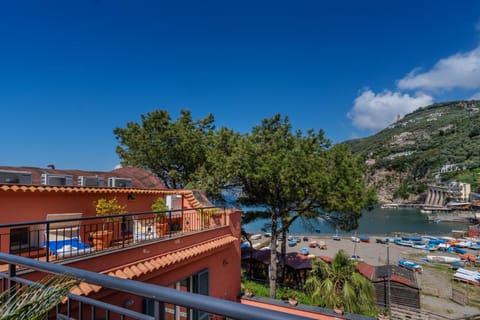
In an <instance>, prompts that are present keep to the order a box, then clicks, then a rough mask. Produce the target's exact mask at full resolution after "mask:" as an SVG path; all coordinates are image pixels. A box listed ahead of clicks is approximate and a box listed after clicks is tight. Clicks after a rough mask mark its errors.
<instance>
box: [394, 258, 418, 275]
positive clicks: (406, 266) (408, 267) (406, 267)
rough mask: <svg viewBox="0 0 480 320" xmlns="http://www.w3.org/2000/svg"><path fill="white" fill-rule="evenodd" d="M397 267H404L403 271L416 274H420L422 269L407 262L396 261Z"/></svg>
mask: <svg viewBox="0 0 480 320" xmlns="http://www.w3.org/2000/svg"><path fill="white" fill-rule="evenodd" d="M398 265H399V266H401V267H404V268H405V269H408V270H412V271H415V272H418V273H422V271H423V268H422V266H421V265H419V264H416V263H414V262H411V261H408V260H403V259H402V260H398Z"/></svg>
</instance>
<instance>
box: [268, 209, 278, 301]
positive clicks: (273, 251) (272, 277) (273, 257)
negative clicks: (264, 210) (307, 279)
mask: <svg viewBox="0 0 480 320" xmlns="http://www.w3.org/2000/svg"><path fill="white" fill-rule="evenodd" d="M277 235H278V234H277V219H276V215H275V213H272V241H271V242H270V266H269V267H268V271H269V272H268V273H269V274H268V277H269V284H270V298H272V299H275V297H276V291H277Z"/></svg>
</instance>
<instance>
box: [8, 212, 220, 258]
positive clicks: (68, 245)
mask: <svg viewBox="0 0 480 320" xmlns="http://www.w3.org/2000/svg"><path fill="white" fill-rule="evenodd" d="M65 215H66V216H68V214H65ZM70 215H71V214H70ZM54 216H55V217H56V219H48V215H47V217H46V219H45V220H41V221H31V222H22V223H12V224H1V225H0V252H6V253H12V254H16V255H21V256H28V257H30V258H34V259H40V258H41V259H45V260H46V261H53V260H59V259H60V260H63V259H67V258H73V257H79V256H84V255H89V254H96V253H98V252H101V251H104V250H114V249H121V248H125V247H128V246H134V245H139V244H142V243H148V242H153V241H161V240H165V239H168V238H172V237H179V236H182V235H184V234H187V233H191V232H198V231H203V230H207V229H211V228H216V227H219V226H225V225H226V223H227V216H226V209H225V208H218V207H208V208H195V209H179V210H166V211H157V212H135V213H126V214H116V215H106V216H101V217H99V216H93V217H76V218H67V219H58V217H60V216H61V214H55V215H54Z"/></svg>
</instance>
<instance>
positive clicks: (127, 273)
mask: <svg viewBox="0 0 480 320" xmlns="http://www.w3.org/2000/svg"><path fill="white" fill-rule="evenodd" d="M235 241H237V238H235V237H234V236H230V235H229V236H223V237H219V238H215V239H212V240H209V241H205V242H203V243H199V244H196V245H193V246H191V247H186V248H182V249H180V250H178V251H173V252H167V253H163V254H161V255H158V256H156V257H153V258H149V259H146V260H143V261H136V262H134V263H132V264H129V265H127V266H122V267H119V268H117V269H113V270H107V271H105V272H102V273H105V274H108V275H109V276H112V277H118V278H123V279H133V278H138V277H140V276H141V275H143V274H148V273H150V272H153V271H155V270H159V269H161V268H164V267H167V266H169V265H173V264H177V263H180V262H182V261H184V260H187V259H191V258H193V257H195V256H199V255H202V254H205V253H207V252H210V251H214V250H216V249H219V248H222V247H225V246H227V245H230V244H232V243H234V242H235ZM100 289H101V287H99V286H94V285H90V284H88V283H85V282H82V283H80V285H79V286H78V287H76V288H74V289H72V291H71V293H73V294H76V295H88V294H90V293H92V292H98V291H99V290H100Z"/></svg>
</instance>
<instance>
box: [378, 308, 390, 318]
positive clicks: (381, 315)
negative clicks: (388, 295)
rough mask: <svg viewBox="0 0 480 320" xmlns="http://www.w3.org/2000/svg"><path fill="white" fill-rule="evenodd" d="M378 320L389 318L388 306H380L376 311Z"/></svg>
mask: <svg viewBox="0 0 480 320" xmlns="http://www.w3.org/2000/svg"><path fill="white" fill-rule="evenodd" d="M377 318H378V319H379V320H388V319H390V310H389V309H388V308H386V307H385V308H382V309H380V310H379V311H378V317H377Z"/></svg>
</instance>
